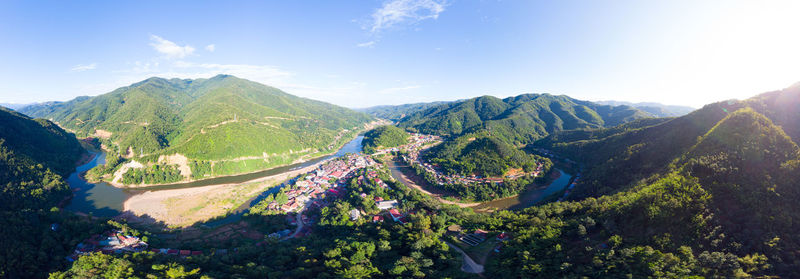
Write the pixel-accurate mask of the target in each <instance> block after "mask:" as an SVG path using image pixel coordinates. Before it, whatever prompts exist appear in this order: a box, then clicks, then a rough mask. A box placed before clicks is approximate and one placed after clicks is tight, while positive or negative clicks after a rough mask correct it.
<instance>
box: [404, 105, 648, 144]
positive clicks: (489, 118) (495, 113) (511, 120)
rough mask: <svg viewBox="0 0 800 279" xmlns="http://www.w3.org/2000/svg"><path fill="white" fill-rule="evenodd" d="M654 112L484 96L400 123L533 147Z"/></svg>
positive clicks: (414, 115) (444, 133) (422, 129)
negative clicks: (557, 135) (558, 135)
mask: <svg viewBox="0 0 800 279" xmlns="http://www.w3.org/2000/svg"><path fill="white" fill-rule="evenodd" d="M647 117H650V115H649V114H647V113H645V112H643V111H640V110H637V109H635V108H633V107H629V106H617V107H614V106H608V105H598V104H595V103H592V102H586V101H580V100H576V99H572V98H569V97H567V96H553V95H550V94H523V95H519V96H515V97H508V98H505V99H499V98H496V97H492V96H483V97H477V98H472V99H468V100H463V101H455V102H451V103H445V104H441V105H438V106H434V107H431V108H428V109H425V110H420V111H416V112H414V113H412V114H410V115H408V116H406V117H405V118H403V119H401V120H400V121H399V122H398V126H399V127H401V128H408V129H411V130H413V131H419V132H420V133H424V134H435V135H441V136H459V135H463V134H466V133H472V132H477V131H479V130H488V131H490V132H491V133H492V134H493V135H494V136H495V137H498V138H500V139H502V140H504V141H507V142H509V143H511V144H514V145H518V144H528V143H531V142H533V141H534V140H537V139H539V138H541V137H544V136H547V135H548V134H550V133H553V132H555V131H561V130H571V129H581V128H600V127H612V126H616V125H618V124H622V123H625V122H629V121H633V120H636V119H641V118H647Z"/></svg>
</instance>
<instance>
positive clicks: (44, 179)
mask: <svg viewBox="0 0 800 279" xmlns="http://www.w3.org/2000/svg"><path fill="white" fill-rule="evenodd" d="M82 152H83V148H82V147H81V146H80V144H79V143H78V140H77V139H75V137H74V136H73V135H72V134H70V133H67V132H65V131H64V130H62V129H61V128H59V127H58V126H56V125H54V124H53V123H51V122H49V121H47V120H43V119H30V118H28V117H26V116H24V115H21V114H19V113H16V112H12V111H9V110H6V109H4V108H0V235H2V237H0V250H2V251H3V252H2V253H0V277H2V278H37V277H45V276H46V275H47V273H48V272H49V271H52V270H54V269H58V268H62V267H63V266H64V265H63V264H64V261H63V257H64V256H66V255H68V254H69V252H70V251H71V246H72V243H71V241H72V240H73V239H74V238H75V237H76V235H77V234H78V233H80V232H82V231H83V230H84V228H85V227H84V226H85V225H86V223H85V222H82V221H80V220H78V219H76V218H74V217H70V216H68V215H64V214H62V213H60V212H59V210H58V208H54V207H55V206H56V205H58V204H59V202H61V201H62V200H64V199H65V198H67V197H68V196H69V195H70V191H69V187H68V186H67V184H66V182H65V181H64V179H63V177H64V176H66V175H68V174H69V173H70V172H72V171H73V170H74V169H75V163H76V161H78V160H79V158H80V156H81V154H82ZM51 208H53V209H51ZM53 223H56V224H58V225H59V227H57V228H56V230H61V231H59V232H58V233H57V232H54V231H53V230H52V228H51V224H53ZM64 230H66V231H64Z"/></svg>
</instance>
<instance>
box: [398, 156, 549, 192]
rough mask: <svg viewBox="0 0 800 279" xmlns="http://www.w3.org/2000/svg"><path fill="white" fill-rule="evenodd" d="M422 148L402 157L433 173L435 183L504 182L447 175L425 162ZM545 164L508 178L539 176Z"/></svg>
mask: <svg viewBox="0 0 800 279" xmlns="http://www.w3.org/2000/svg"><path fill="white" fill-rule="evenodd" d="M419 154H420V150H411V151H409V152H408V154H407V155H403V156H402V159H403V161H405V162H406V163H407V164H411V165H417V166H420V167H422V169H424V170H425V172H427V173H429V174H431V177H433V178H434V179H435V180H436V181H435V183H437V184H439V185H453V184H461V185H476V184H483V183H495V184H502V183H503V178H502V177H481V176H477V175H470V176H464V175H447V174H445V173H443V172H441V171H439V170H437V169H436V167H435V166H434V165H432V164H430V163H427V162H425V161H424V160H422V157H421V156H420V155H419ZM543 167H544V164H543V163H542V162H539V163H538V164H537V166H536V169H535V170H534V171H532V172H530V173H518V174H514V175H509V176H507V177H506V178H508V179H517V178H519V177H521V176H524V175H528V174H530V175H533V176H538V175H539V174H540V173H541V172H542V168H543Z"/></svg>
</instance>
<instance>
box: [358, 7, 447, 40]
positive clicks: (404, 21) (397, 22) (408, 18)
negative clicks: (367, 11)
mask: <svg viewBox="0 0 800 279" xmlns="http://www.w3.org/2000/svg"><path fill="white" fill-rule="evenodd" d="M446 6H447V3H446V2H445V1H443V0H390V1H387V2H384V3H383V6H382V7H381V8H380V9H377V10H375V12H373V13H372V20H371V22H370V25H369V30H370V32H372V33H379V32H380V31H382V30H385V29H389V28H392V27H398V26H401V25H413V24H416V23H418V22H420V21H423V20H426V19H437V18H439V14H441V13H442V12H444V9H445V7H446Z"/></svg>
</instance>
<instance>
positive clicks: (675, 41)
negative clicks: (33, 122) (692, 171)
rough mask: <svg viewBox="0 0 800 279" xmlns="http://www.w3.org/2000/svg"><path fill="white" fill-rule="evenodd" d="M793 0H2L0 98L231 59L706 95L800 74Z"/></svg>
mask: <svg viewBox="0 0 800 279" xmlns="http://www.w3.org/2000/svg"><path fill="white" fill-rule="evenodd" d="M798 2H800V1H785V2H781V1H740V2H737V1H678V0H671V1H623V0H614V1H569V0H565V1H533V0H531V1H458V0H449V1H443V0H386V1H313V2H311V1H281V2H277V1H275V2H266V1H253V2H248V1H225V2H221V1H220V2H212V1H152V2H150V1H105V2H100V1H97V2H92V1H51V2H47V1H2V2H0V38H2V39H0V61H2V62H0V102H2V103H9V102H10V103H27V102H41V101H51V100H60V101H64V100H69V99H72V98H74V97H76V96H80V95H98V94H102V93H106V92H109V91H111V90H113V89H115V88H118V87H121V86H125V85H128V84H131V83H133V82H136V81H140V80H142V79H145V78H148V77H151V76H161V77H179V78H198V77H210V76H213V75H216V74H220V73H227V74H233V75H236V76H239V77H242V78H247V79H251V80H254V81H258V82H261V83H264V84H268V85H272V86H275V87H278V88H281V89H283V90H284V91H286V92H288V93H291V94H295V95H299V96H304V97H309V98H313V99H318V100H323V101H327V102H332V103H335V104H339V105H344V106H348V107H366V106H373V105H381V104H402V103H412V102H427V101H437V100H455V99H462V98H469V97H474V96H480V95H494V96H498V97H505V96H512V95H518V94H522V93H543V92H546V93H551V94H566V95H569V96H572V97H575V98H579V99H585V100H612V99H613V100H623V101H656V102H662V103H666V104H683V105H690V106H695V107H699V106H702V105H703V104H706V103H709V102H714V101H721V100H726V99H731V98H739V99H742V98H747V97H750V96H753V95H755V94H757V93H761V92H765V91H769V90H776V89H781V88H784V87H787V86H789V85H791V84H793V83H795V82H798V81H800V67H798V66H797V65H800V51H798V50H800V37H799V36H797V30H799V29H800V21H798V20H797V14H800V4H798Z"/></svg>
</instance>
